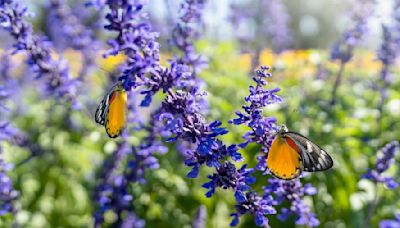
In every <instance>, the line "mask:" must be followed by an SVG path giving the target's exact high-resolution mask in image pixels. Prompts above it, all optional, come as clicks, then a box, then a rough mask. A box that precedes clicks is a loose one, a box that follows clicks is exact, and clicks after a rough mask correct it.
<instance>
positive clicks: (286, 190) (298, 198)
mask: <svg viewBox="0 0 400 228" xmlns="http://www.w3.org/2000/svg"><path fill="white" fill-rule="evenodd" d="M268 182H269V185H267V186H265V187H264V192H265V196H264V197H271V194H272V195H275V197H276V201H275V203H276V204H278V205H280V204H282V203H283V202H284V201H285V200H286V201H289V202H290V203H291V206H290V208H289V209H287V208H283V209H282V210H281V213H280V214H279V215H278V218H279V219H281V220H286V219H288V218H289V217H290V216H291V215H296V216H297V218H296V224H298V225H306V226H310V227H315V226H318V225H319V221H318V219H317V218H316V216H315V214H314V213H312V212H311V210H310V207H309V206H307V205H306V204H305V203H304V201H303V200H302V198H303V196H304V195H314V194H316V189H315V188H314V187H312V186H311V184H306V185H304V187H303V186H302V185H301V182H300V180H299V179H294V180H290V181H286V180H279V179H276V178H273V179H269V180H268Z"/></svg>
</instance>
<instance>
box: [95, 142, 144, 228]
mask: <svg viewBox="0 0 400 228" xmlns="http://www.w3.org/2000/svg"><path fill="white" fill-rule="evenodd" d="M128 157H129V159H128V165H127V168H126V167H125V166H124V161H125V160H126V159H127V158H128ZM147 163H149V161H146V157H143V156H140V155H137V154H135V148H134V147H132V146H130V145H128V143H126V142H125V141H124V142H122V143H121V144H119V146H118V148H117V150H116V151H115V152H114V153H113V154H112V155H111V156H110V157H109V158H107V159H105V161H104V164H103V165H102V169H101V173H100V175H99V177H100V178H99V183H98V184H97V185H96V188H95V189H94V196H93V198H94V201H95V202H96V203H97V209H96V211H95V214H94V224H95V227H101V225H102V224H103V223H104V213H106V212H108V211H112V212H114V213H115V214H116V216H117V220H116V221H115V222H114V223H113V225H115V226H122V225H123V224H125V225H126V226H128V225H129V224H135V223H136V222H138V224H143V221H141V220H138V219H137V218H136V216H135V215H134V213H133V205H132V200H133V197H132V195H131V194H130V193H129V192H128V185H129V183H132V182H136V181H139V182H144V179H143V175H144V166H146V165H147ZM121 170H123V171H121ZM124 212H127V213H129V215H130V216H127V217H125V218H124ZM128 227H129V226H128Z"/></svg>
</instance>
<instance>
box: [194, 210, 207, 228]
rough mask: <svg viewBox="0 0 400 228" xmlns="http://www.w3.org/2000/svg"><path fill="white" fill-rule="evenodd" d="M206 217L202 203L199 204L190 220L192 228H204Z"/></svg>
mask: <svg viewBox="0 0 400 228" xmlns="http://www.w3.org/2000/svg"><path fill="white" fill-rule="evenodd" d="M206 219H207V209H206V207H205V206H204V205H201V206H199V207H198V208H197V210H196V214H195V215H194V218H193V221H192V227H193V228H205V227H206Z"/></svg>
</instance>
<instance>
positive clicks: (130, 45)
mask: <svg viewBox="0 0 400 228" xmlns="http://www.w3.org/2000/svg"><path fill="white" fill-rule="evenodd" d="M98 4H99V3H98V2H97V5H98ZM100 4H101V3H100ZM104 5H108V6H109V8H110V12H109V13H108V14H107V15H106V19H107V21H108V24H107V25H106V26H105V28H106V29H108V30H110V31H114V32H116V33H117V36H116V38H114V39H110V40H109V41H108V44H109V45H110V46H111V47H112V48H111V49H110V50H108V51H107V52H106V53H105V56H107V55H116V54H118V53H124V54H125V55H126V56H127V58H128V59H127V61H126V64H125V66H124V69H123V73H122V75H121V76H120V77H119V80H120V81H122V82H123V87H124V88H125V90H127V91H130V90H131V88H132V87H133V88H136V87H138V86H143V87H144V88H146V89H143V90H141V93H142V94H144V95H145V98H144V100H143V101H142V103H141V105H142V106H149V105H150V103H151V100H152V97H153V95H154V94H155V93H157V92H158V91H160V90H162V91H163V92H166V91H168V90H169V89H171V88H173V87H178V88H179V87H181V85H182V82H181V80H184V79H185V77H186V76H187V74H188V70H187V69H185V66H182V65H181V64H177V63H172V64H171V67H170V68H168V69H163V68H162V67H161V65H160V50H159V49H160V45H159V43H158V42H157V40H156V39H157V37H158V33H156V32H154V31H153V30H152V28H151V25H150V24H149V22H148V20H147V14H145V13H143V12H142V9H143V6H144V5H143V3H142V1H139V0H137V1H122V0H119V1H111V0H109V1H104Z"/></svg>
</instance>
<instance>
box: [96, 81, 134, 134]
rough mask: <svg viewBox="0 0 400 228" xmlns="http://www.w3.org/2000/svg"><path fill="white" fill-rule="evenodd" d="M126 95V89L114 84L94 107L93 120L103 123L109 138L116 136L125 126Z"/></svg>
mask: <svg viewBox="0 0 400 228" xmlns="http://www.w3.org/2000/svg"><path fill="white" fill-rule="evenodd" d="M126 96H127V95H126V91H125V90H124V89H122V88H121V87H120V85H119V84H116V85H114V86H113V87H112V88H111V89H110V90H109V91H108V92H107V94H106V95H105V96H104V98H103V100H102V101H101V102H100V104H99V106H98V107H97V109H96V113H95V121H96V122H97V123H99V124H101V125H104V127H105V128H106V132H107V134H108V136H109V137H110V138H116V137H118V136H119V135H120V134H121V131H122V129H123V128H124V126H125V108H126Z"/></svg>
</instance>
